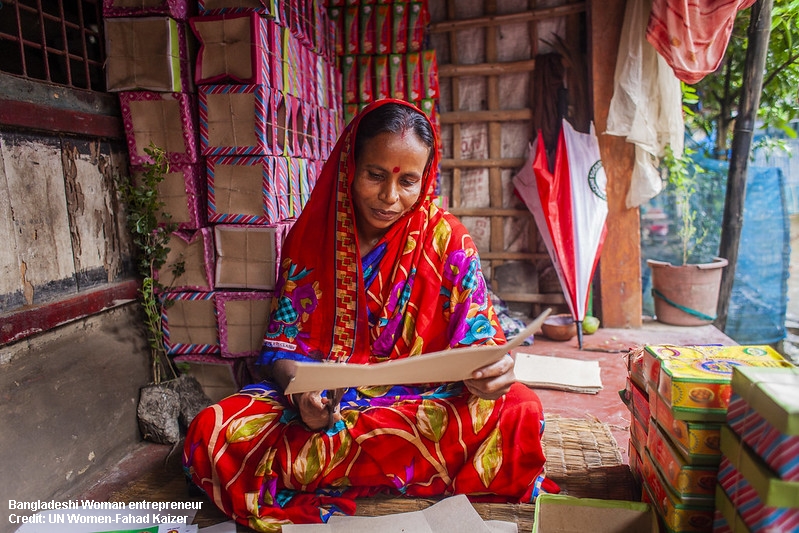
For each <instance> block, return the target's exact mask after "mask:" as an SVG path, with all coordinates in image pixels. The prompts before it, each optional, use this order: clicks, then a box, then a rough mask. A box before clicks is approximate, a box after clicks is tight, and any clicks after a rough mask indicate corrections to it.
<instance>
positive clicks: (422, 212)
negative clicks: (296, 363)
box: [183, 100, 554, 531]
mask: <svg viewBox="0 0 799 533" xmlns="http://www.w3.org/2000/svg"><path fill="white" fill-rule="evenodd" d="M386 102H387V101H385V100H384V101H380V102H376V103H374V104H372V105H370V106H369V107H367V108H366V109H365V110H364V111H363V112H362V113H361V114H360V115H359V116H358V117H356V118H355V119H354V120H353V121H352V122H351V123H350V125H349V126H348V127H347V128H346V129H345V131H344V133H343V134H342V135H341V137H340V139H339V141H338V143H337V144H336V147H335V149H334V150H333V153H332V154H331V157H330V158H329V159H328V161H327V162H326V164H325V166H324V168H323V170H322V174H321V176H320V178H319V180H318V181H317V184H316V186H315V188H314V191H313V194H312V195H311V198H310V200H309V202H308V204H307V205H306V207H305V209H304V211H303V212H302V215H301V216H300V217H299V219H298V220H297V222H296V223H295V225H294V226H293V228H292V230H291V232H290V233H289V235H288V237H287V239H286V242H285V244H284V247H283V258H284V259H283V261H282V264H281V270H280V278H279V280H278V286H277V287H276V292H277V297H276V298H275V299H274V303H273V309H272V314H271V318H270V325H269V327H268V330H267V332H266V335H265V339H264V351H263V354H262V356H261V362H262V363H263V364H267V365H268V364H271V363H272V362H274V361H275V360H277V359H280V358H289V359H294V360H302V361H322V360H327V361H342V362H347V363H350V364H369V363H374V362H378V361H384V360H387V359H396V358H404V357H416V356H423V354H424V353H427V352H433V351H437V350H442V349H447V348H458V347H461V346H469V345H477V344H502V343H504V342H505V337H504V334H503V333H502V329H501V327H500V325H499V322H498V320H497V316H496V313H495V312H494V309H493V307H492V306H491V301H490V298H489V297H488V294H487V290H486V286H485V280H484V278H483V275H482V272H481V270H480V260H479V258H478V255H477V250H476V248H475V246H474V243H473V242H472V239H471V237H469V235H468V233H467V232H466V230H465V228H464V227H463V225H462V224H461V223H460V222H459V221H458V220H457V219H456V218H455V217H453V216H452V215H450V214H449V213H447V212H446V211H444V210H442V209H440V208H439V207H437V206H436V205H435V204H434V203H432V202H431V200H430V198H429V193H430V192H431V191H432V188H433V187H434V181H435V169H437V167H438V159H437V156H436V157H434V160H433V162H432V165H430V168H432V169H433V170H428V171H427V172H426V173H425V176H424V183H423V187H422V191H426V192H427V193H428V194H423V195H422V197H421V198H420V199H419V201H417V203H416V205H415V206H414V207H413V208H412V209H411V210H410V211H409V212H408V213H406V214H405V215H404V216H403V218H401V219H400V220H398V221H397V222H396V223H395V224H394V225H393V226H392V227H391V228H390V229H389V230H388V232H387V233H386V235H385V236H384V237H383V238H382V239H381V240H380V241H379V242H378V244H377V245H376V246H375V248H374V249H373V250H372V251H371V252H369V254H367V255H366V256H365V257H363V258H361V257H359V252H358V250H359V247H358V237H357V232H356V229H355V216H354V214H353V207H352V199H351V197H350V190H351V187H350V186H351V183H352V179H353V175H354V169H355V163H354V159H353V153H352V152H353V150H352V148H353V145H354V141H355V134H356V132H357V128H358V124H359V122H360V118H361V117H362V116H363V115H364V114H365V113H367V112H369V111H370V110H372V109H374V108H375V107H377V106H380V105H384V104H385V103H386ZM394 102H396V103H401V104H403V105H407V106H410V107H412V106H411V105H410V104H408V103H406V102H401V101H396V100H394ZM436 142H437V141H436ZM435 146H437V144H436V145H435ZM341 415H342V420H341V421H340V422H338V423H337V424H336V425H335V426H334V427H333V428H331V429H329V430H327V431H322V432H313V431H309V430H308V429H307V428H306V427H305V426H304V424H303V423H302V421H301V419H300V417H299V414H298V412H297V410H296V409H295V408H294V406H293V405H292V404H291V402H290V401H289V399H287V398H286V397H285V396H284V395H283V394H282V391H281V390H279V388H278V387H277V386H276V385H275V384H273V383H271V382H269V381H265V382H262V383H260V384H257V385H253V386H250V387H245V388H244V389H243V390H242V391H240V392H239V393H238V394H235V395H233V396H231V397H229V398H226V399H224V400H222V401H221V402H220V403H218V404H215V405H212V406H211V407H209V408H208V409H206V410H205V411H203V412H201V413H200V414H199V415H198V416H197V417H196V418H195V420H194V421H193V423H192V424H191V426H190V428H189V431H188V435H187V437H186V443H185V447H184V457H183V458H184V465H185V466H186V468H187V471H188V472H189V474H190V475H191V479H192V481H194V483H196V484H197V485H199V486H200V487H201V488H202V489H203V490H205V491H206V493H207V494H208V495H209V497H210V498H211V499H212V501H213V502H214V503H215V504H216V505H217V506H218V507H219V508H220V509H222V510H223V511H224V512H225V513H226V514H228V515H229V516H231V517H232V518H234V519H235V520H236V521H238V522H240V523H242V524H245V525H247V526H249V527H251V528H253V529H255V530H257V531H279V530H280V527H281V524H285V523H307V522H319V521H326V519H327V517H329V516H330V515H331V514H332V513H336V512H340V513H347V514H352V513H354V511H355V504H354V501H353V500H354V498H357V497H363V496H368V495H372V494H376V493H380V492H384V493H385V492H387V493H394V494H406V495H409V496H419V497H436V496H445V495H452V494H468V495H470V496H471V497H474V498H481V499H483V500H496V501H514V502H519V501H530V500H531V498H533V497H534V496H535V495H536V494H537V492H538V491H539V490H540V488H541V484H542V482H546V483H549V482H548V481H545V479H544V477H543V467H544V455H543V451H542V449H541V441H540V434H541V431H542V430H543V414H542V410H541V404H540V402H539V400H538V397H537V396H536V395H535V393H533V392H532V391H531V390H529V389H528V388H527V387H525V386H523V385H520V384H514V385H513V386H512V387H511V390H510V392H509V393H508V394H506V395H504V396H503V397H501V398H499V399H498V400H482V399H480V398H478V397H476V396H473V395H472V394H470V393H469V391H468V390H467V389H466V387H464V386H463V383H462V382H458V383H450V384H430V385H428V386H403V385H398V386H394V387H372V388H359V389H348V390H347V391H346V393H345V395H344V398H343V400H342V403H341ZM545 486H546V485H545ZM550 487H553V486H552V485H551V484H550ZM553 488H554V487H553Z"/></svg>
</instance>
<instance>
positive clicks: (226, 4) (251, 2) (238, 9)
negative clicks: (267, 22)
mask: <svg viewBox="0 0 799 533" xmlns="http://www.w3.org/2000/svg"><path fill="white" fill-rule="evenodd" d="M197 8H198V11H199V14H200V15H221V14H224V13H246V12H255V13H258V14H259V15H261V16H263V17H268V18H271V19H279V17H278V0H198V3H197Z"/></svg>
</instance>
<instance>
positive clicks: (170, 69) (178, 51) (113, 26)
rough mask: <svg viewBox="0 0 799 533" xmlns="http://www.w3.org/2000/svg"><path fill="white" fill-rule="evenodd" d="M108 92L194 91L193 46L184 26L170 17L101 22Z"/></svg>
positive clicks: (117, 19)
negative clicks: (103, 33) (102, 23)
mask: <svg viewBox="0 0 799 533" xmlns="http://www.w3.org/2000/svg"><path fill="white" fill-rule="evenodd" d="M104 30H105V47H106V48H105V49H106V60H105V80H106V90H107V91H108V92H120V91H159V92H187V93H188V92H193V91H194V82H193V80H192V73H191V67H192V63H193V62H194V57H193V50H194V47H193V46H192V45H191V44H190V43H189V41H188V39H187V37H188V32H187V31H186V24H185V23H184V22H179V21H177V20H175V19H173V18H171V17H163V16H161V17H158V16H153V17H120V18H109V19H106V20H105V21H104Z"/></svg>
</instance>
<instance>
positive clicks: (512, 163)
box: [441, 157, 526, 170]
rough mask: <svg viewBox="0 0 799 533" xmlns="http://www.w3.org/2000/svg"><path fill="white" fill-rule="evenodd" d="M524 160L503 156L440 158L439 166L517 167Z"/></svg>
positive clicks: (449, 167)
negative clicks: (494, 157)
mask: <svg viewBox="0 0 799 533" xmlns="http://www.w3.org/2000/svg"><path fill="white" fill-rule="evenodd" d="M525 162H526V160H525V159H524V158H521V157H503V158H498V159H493V158H488V159H442V160H441V168H442V169H444V170H449V169H451V168H491V167H496V168H519V167H520V166H522V165H523V164H524V163H525Z"/></svg>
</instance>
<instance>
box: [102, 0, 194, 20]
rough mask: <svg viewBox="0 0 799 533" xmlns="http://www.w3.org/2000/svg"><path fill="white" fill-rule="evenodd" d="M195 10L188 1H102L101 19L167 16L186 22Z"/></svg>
mask: <svg viewBox="0 0 799 533" xmlns="http://www.w3.org/2000/svg"><path fill="white" fill-rule="evenodd" d="M195 8H196V3H195V2H193V1H189V0H103V18H112V17H133V16H136V17H141V16H146V15H167V16H169V17H172V18H173V19H175V20H180V21H186V20H188V18H189V17H190V16H191V15H193V14H194V12H195V10H196V9H195Z"/></svg>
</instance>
